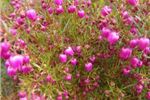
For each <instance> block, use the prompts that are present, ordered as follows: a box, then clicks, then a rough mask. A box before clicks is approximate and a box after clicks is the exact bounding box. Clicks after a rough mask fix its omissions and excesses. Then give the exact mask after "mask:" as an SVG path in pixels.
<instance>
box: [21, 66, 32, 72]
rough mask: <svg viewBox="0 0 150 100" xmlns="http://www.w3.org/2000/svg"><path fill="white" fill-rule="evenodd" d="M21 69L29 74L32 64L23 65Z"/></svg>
mask: <svg viewBox="0 0 150 100" xmlns="http://www.w3.org/2000/svg"><path fill="white" fill-rule="evenodd" d="M21 71H22V73H24V74H28V73H30V72H31V71H32V67H31V65H24V66H22V67H21Z"/></svg>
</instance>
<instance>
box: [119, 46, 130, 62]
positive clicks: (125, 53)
mask: <svg viewBox="0 0 150 100" xmlns="http://www.w3.org/2000/svg"><path fill="white" fill-rule="evenodd" d="M131 55H132V49H130V48H122V49H121V51H120V54H119V56H120V58H121V59H123V60H125V59H128V58H129V57H131Z"/></svg>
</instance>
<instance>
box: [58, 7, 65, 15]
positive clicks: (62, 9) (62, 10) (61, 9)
mask: <svg viewBox="0 0 150 100" xmlns="http://www.w3.org/2000/svg"><path fill="white" fill-rule="evenodd" d="M63 12H64V8H63V7H62V6H58V7H57V8H56V14H58V15H59V14H61V13H63Z"/></svg>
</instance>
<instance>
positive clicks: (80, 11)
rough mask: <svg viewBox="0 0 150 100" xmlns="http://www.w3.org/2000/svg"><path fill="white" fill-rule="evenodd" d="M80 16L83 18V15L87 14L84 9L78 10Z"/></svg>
mask: <svg viewBox="0 0 150 100" xmlns="http://www.w3.org/2000/svg"><path fill="white" fill-rule="evenodd" d="M78 16H79V17H80V18H83V17H84V16H85V12H84V10H79V11H78Z"/></svg>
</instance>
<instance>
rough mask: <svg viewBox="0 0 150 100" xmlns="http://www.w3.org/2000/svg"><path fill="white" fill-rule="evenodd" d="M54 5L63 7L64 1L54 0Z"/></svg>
mask: <svg viewBox="0 0 150 100" xmlns="http://www.w3.org/2000/svg"><path fill="white" fill-rule="evenodd" d="M54 3H55V4H56V5H62V4H63V0H54Z"/></svg>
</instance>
